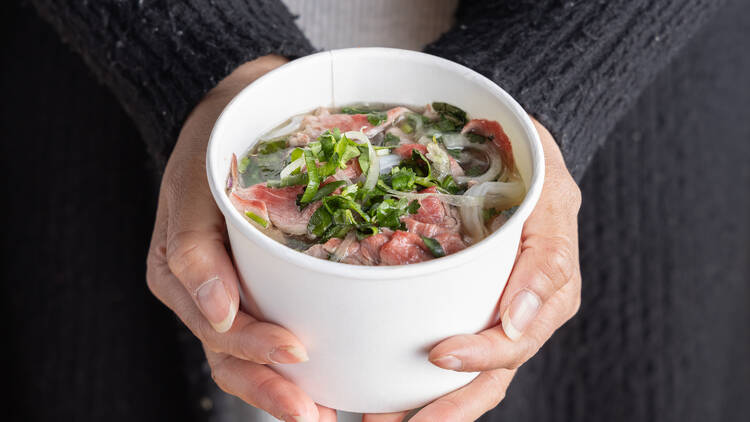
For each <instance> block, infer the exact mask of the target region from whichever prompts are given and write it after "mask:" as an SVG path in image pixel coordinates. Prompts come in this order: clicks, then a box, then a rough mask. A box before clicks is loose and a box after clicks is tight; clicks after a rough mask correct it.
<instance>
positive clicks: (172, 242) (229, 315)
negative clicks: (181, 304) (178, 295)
mask: <svg viewBox="0 0 750 422" xmlns="http://www.w3.org/2000/svg"><path fill="white" fill-rule="evenodd" d="M184 165H185V166H190V165H191V164H190V163H189V162H188V163H185V164H184ZM193 165H195V164H193ZM179 174H182V173H179ZM179 178H181V179H184V180H175V177H174V176H170V177H169V178H168V179H167V178H166V176H165V180H166V182H165V183H164V185H163V186H162V189H163V190H165V191H166V192H165V193H164V194H165V195H166V198H167V201H166V202H167V207H168V209H169V212H168V229H167V245H166V256H167V263H168V265H169V268H170V270H171V271H172V273H173V274H174V275H175V276H176V277H177V278H178V279H179V280H180V281H181V282H182V285H183V286H184V289H185V290H187V291H188V292H189V293H190V296H191V297H192V298H193V300H194V302H195V303H196V305H197V306H198V309H200V310H201V313H202V314H203V315H204V316H205V318H206V319H207V320H208V322H209V323H210V324H211V325H212V326H213V328H214V329H215V330H216V331H217V332H220V333H223V332H226V331H227V330H229V328H230V327H231V326H232V323H233V322H234V318H235V315H236V314H237V310H238V308H239V291H238V286H237V283H238V278H237V274H236V273H235V270H234V266H233V265H232V261H231V259H230V257H229V254H228V253H227V249H226V246H225V241H226V239H225V235H224V230H225V229H224V219H223V218H222V216H221V213H220V212H219V210H218V209H217V208H216V205H215V204H214V201H213V199H212V198H211V197H210V194H209V191H208V187H207V186H204V185H205V183H204V182H199V181H198V180H197V179H200V180H202V179H205V176H204V175H200V176H196V175H195V174H192V175H190V176H189V177H188V176H183V177H178V179H179ZM187 181H189V182H190V183H193V182H194V181H195V183H194V184H193V185H189V184H188V182H187Z"/></svg>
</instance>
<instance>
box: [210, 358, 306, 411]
mask: <svg viewBox="0 0 750 422" xmlns="http://www.w3.org/2000/svg"><path fill="white" fill-rule="evenodd" d="M206 358H207V359H208V364H209V366H210V367H211V377H212V378H213V379H214V382H216V385H218V386H219V388H221V389H222V390H224V391H225V392H227V393H229V394H232V395H234V396H237V397H239V398H240V399H242V400H244V401H245V402H247V403H249V404H251V405H253V406H256V407H259V408H261V409H263V410H265V411H266V412H268V413H270V414H271V415H273V416H274V417H276V418H278V419H281V420H284V421H289V422H292V421H294V422H299V421H309V422H317V421H318V418H319V413H318V407H317V406H316V405H315V403H314V402H313V401H312V399H310V397H308V396H307V394H305V393H304V392H303V391H302V390H301V389H300V388H299V387H297V386H296V385H294V384H293V383H291V382H289V381H287V380H286V379H284V378H283V377H282V376H281V375H279V374H277V373H276V372H274V371H273V370H272V369H271V368H269V367H267V366H264V365H259V364H256V363H252V362H247V361H244V360H240V359H237V358H235V357H232V356H229V355H224V354H216V353H213V352H211V351H206Z"/></svg>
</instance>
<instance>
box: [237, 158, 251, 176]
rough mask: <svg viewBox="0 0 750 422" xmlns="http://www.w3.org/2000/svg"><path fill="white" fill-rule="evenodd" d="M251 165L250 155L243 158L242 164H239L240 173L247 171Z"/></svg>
mask: <svg viewBox="0 0 750 422" xmlns="http://www.w3.org/2000/svg"><path fill="white" fill-rule="evenodd" d="M249 165H250V157H245V158H243V159H242V160H240V164H239V165H238V166H237V171H239V172H240V173H245V172H246V171H247V166H249Z"/></svg>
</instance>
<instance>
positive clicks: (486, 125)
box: [461, 119, 515, 169]
mask: <svg viewBox="0 0 750 422" xmlns="http://www.w3.org/2000/svg"><path fill="white" fill-rule="evenodd" d="M461 133H463V134H465V133H475V134H477V135H482V136H484V137H486V138H490V139H491V140H492V142H494V143H495V145H496V146H497V147H498V149H499V150H500V156H501V157H502V158H503V163H504V164H505V165H506V166H508V167H509V168H511V169H512V168H513V167H514V166H515V164H514V161H513V148H512V147H511V145H510V139H508V135H506V134H505V131H504V130H503V127H502V126H501V125H500V123H498V122H496V121H494V120H486V119H472V120H469V123H466V126H464V128H463V130H461Z"/></svg>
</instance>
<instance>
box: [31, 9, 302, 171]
mask: <svg viewBox="0 0 750 422" xmlns="http://www.w3.org/2000/svg"><path fill="white" fill-rule="evenodd" d="M33 3H34V5H35V6H36V7H37V9H38V10H39V11H40V13H41V15H42V16H43V17H44V18H45V19H47V20H48V21H50V22H51V23H52V24H53V25H54V26H55V28H56V29H57V30H58V32H59V33H60V34H61V35H62V37H63V40H65V41H66V42H68V43H69V44H70V45H71V46H72V47H73V49H74V50H75V51H76V52H78V53H80V54H81V55H82V56H83V58H84V59H85V60H86V63H87V64H88V65H89V67H90V68H91V69H92V70H93V71H94V73H95V74H96V76H97V77H98V78H99V79H100V80H101V81H103V82H104V83H105V84H106V85H107V86H108V87H109V88H111V89H112V91H113V92H114V94H115V96H117V98H118V100H119V101H120V103H121V104H122V106H123V107H124V108H125V111H126V112H127V113H128V114H129V115H130V116H131V117H132V118H133V119H134V120H135V122H136V124H137V126H138V128H139V130H140V132H141V134H142V135H143V137H144V139H145V140H146V142H147V144H148V147H149V152H150V153H151V155H152V156H153V157H154V159H155V160H156V163H157V166H158V168H162V167H163V165H164V164H165V163H166V160H167V158H168V157H169V153H170V152H171V151H172V147H173V146H174V143H175V141H176V139H177V134H178V133H179V130H180V127H181V126H182V123H183V122H184V120H185V118H186V117H187V115H188V113H189V112H190V110H192V109H193V107H195V105H196V104H197V103H198V101H199V100H200V99H201V98H202V97H203V95H204V94H205V93H206V92H208V90H210V89H211V88H213V87H214V86H216V84H217V83H218V82H219V81H220V80H221V79H223V78H224V77H225V76H226V75H228V74H229V73H230V72H231V71H232V70H234V69H235V68H236V67H237V66H239V65H240V64H242V63H244V62H246V61H249V60H252V59H254V58H257V57H260V56H265V55H267V54H271V53H276V54H280V55H283V56H287V57H290V58H294V57H298V56H302V55H306V54H308V53H310V52H312V51H313V49H312V46H311V45H310V43H309V42H308V41H307V39H306V38H305V37H304V35H303V34H302V33H301V32H300V31H299V29H298V28H297V27H296V26H295V24H294V18H293V16H292V15H291V14H290V13H289V11H288V10H287V9H286V7H285V6H284V5H283V4H282V3H280V2H278V1H275V0H256V1H251V2H248V1H242V0H221V1H213V0H181V1H168V0H138V1H118V0H96V1H80V0H76V1H68V0H33Z"/></svg>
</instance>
